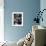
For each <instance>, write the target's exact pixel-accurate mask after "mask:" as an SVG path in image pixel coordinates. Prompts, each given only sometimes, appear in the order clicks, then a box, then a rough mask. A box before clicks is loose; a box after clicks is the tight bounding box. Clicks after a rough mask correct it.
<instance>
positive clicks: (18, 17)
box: [12, 12, 23, 26]
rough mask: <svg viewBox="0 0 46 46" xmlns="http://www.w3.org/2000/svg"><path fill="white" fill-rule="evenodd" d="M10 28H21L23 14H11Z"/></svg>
mask: <svg viewBox="0 0 46 46" xmlns="http://www.w3.org/2000/svg"><path fill="white" fill-rule="evenodd" d="M12 26H23V12H13V13H12Z"/></svg>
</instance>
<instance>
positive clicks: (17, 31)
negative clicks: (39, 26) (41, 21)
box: [4, 0, 40, 41]
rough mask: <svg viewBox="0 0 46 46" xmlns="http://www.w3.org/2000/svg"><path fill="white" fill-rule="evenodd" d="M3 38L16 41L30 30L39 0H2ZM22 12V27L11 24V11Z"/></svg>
mask: <svg viewBox="0 0 46 46" xmlns="http://www.w3.org/2000/svg"><path fill="white" fill-rule="evenodd" d="M4 2H5V3H4V36H5V37H4V39H5V40H7V41H18V40H19V39H20V38H22V37H24V36H25V35H26V34H27V33H28V32H29V31H31V30H32V21H33V19H34V17H36V14H35V12H38V11H39V9H40V0H4ZM14 11H15V12H17V11H18V12H23V14H24V15H23V16H24V17H23V18H24V24H23V27H15V26H12V12H14Z"/></svg>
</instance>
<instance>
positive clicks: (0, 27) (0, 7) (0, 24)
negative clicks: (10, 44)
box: [0, 0, 4, 42]
mask: <svg viewBox="0 0 46 46" xmlns="http://www.w3.org/2000/svg"><path fill="white" fill-rule="evenodd" d="M3 41H4V0H0V42H3Z"/></svg>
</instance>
